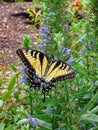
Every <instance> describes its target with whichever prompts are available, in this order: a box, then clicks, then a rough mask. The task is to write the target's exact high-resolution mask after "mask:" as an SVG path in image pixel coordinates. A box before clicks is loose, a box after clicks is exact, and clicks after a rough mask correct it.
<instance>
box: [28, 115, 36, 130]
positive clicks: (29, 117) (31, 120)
mask: <svg viewBox="0 0 98 130" xmlns="http://www.w3.org/2000/svg"><path fill="white" fill-rule="evenodd" d="M28 121H29V122H31V123H32V126H34V127H36V128H38V120H37V119H36V118H32V116H31V115H29V116H28Z"/></svg>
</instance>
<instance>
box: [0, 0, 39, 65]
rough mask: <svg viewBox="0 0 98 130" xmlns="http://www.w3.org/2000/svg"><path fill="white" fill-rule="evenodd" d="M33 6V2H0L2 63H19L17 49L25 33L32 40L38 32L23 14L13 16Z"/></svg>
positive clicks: (0, 58) (0, 50) (0, 51)
mask: <svg viewBox="0 0 98 130" xmlns="http://www.w3.org/2000/svg"><path fill="white" fill-rule="evenodd" d="M31 6H36V5H34V4H33V3H32V2H21V3H19V2H15V3H13V2H12V3H10V2H3V3H0V65H1V64H6V65H9V64H11V63H13V64H15V65H17V55H16V50H17V49H18V48H20V47H21V43H22V38H23V36H24V35H25V34H28V35H30V36H31V39H32V42H34V41H35V38H34V37H35V35H36V34H37V33H38V30H37V29H36V28H32V26H31V25H29V24H26V21H28V19H26V18H24V17H23V16H20V17H13V16H12V14H14V13H15V14H16V13H19V12H22V11H24V10H26V9H27V8H29V7H31Z"/></svg>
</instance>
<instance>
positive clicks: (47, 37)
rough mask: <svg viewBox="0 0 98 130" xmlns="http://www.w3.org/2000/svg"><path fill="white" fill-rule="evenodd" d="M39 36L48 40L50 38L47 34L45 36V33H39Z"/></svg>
mask: <svg viewBox="0 0 98 130" xmlns="http://www.w3.org/2000/svg"><path fill="white" fill-rule="evenodd" d="M40 36H42V37H43V38H45V39H49V38H50V36H49V34H45V33H41V34H40Z"/></svg>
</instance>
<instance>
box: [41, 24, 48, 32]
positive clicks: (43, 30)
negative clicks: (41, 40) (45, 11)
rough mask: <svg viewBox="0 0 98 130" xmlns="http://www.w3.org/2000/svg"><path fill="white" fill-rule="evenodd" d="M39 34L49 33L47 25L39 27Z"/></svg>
mask: <svg viewBox="0 0 98 130" xmlns="http://www.w3.org/2000/svg"><path fill="white" fill-rule="evenodd" d="M39 32H40V33H41V34H42V33H45V32H46V33H49V28H48V26H47V25H44V26H43V27H41V28H40V29H39Z"/></svg>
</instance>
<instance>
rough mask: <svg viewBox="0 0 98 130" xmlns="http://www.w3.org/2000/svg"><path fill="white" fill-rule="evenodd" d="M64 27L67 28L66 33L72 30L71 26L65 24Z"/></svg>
mask: <svg viewBox="0 0 98 130" xmlns="http://www.w3.org/2000/svg"><path fill="white" fill-rule="evenodd" d="M64 26H65V27H66V31H67V32H68V31H69V30H70V28H69V25H68V24H67V23H65V24H64Z"/></svg>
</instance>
